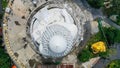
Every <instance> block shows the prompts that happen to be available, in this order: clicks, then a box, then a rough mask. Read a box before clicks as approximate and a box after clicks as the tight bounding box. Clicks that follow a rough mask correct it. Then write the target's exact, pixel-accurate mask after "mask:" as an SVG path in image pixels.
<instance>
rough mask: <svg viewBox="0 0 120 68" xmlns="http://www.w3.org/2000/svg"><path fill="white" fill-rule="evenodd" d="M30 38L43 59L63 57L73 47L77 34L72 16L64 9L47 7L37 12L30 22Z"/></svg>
mask: <svg viewBox="0 0 120 68" xmlns="http://www.w3.org/2000/svg"><path fill="white" fill-rule="evenodd" d="M29 30H30V36H31V39H32V41H33V43H34V45H35V46H36V48H39V50H38V51H39V53H40V54H42V55H43V56H44V57H54V58H55V57H63V56H65V55H67V54H68V53H69V52H70V51H71V50H72V47H73V46H74V44H73V42H74V39H75V38H76V35H77V33H78V28H77V26H76V25H75V24H74V20H73V18H72V16H71V15H70V14H69V13H68V12H67V10H66V9H65V8H60V7H54V8H50V7H49V5H47V6H45V7H43V8H42V9H40V10H38V11H37V12H36V13H35V14H34V15H33V17H32V19H31V21H30V27H29Z"/></svg>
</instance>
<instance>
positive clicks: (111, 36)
mask: <svg viewBox="0 0 120 68" xmlns="http://www.w3.org/2000/svg"><path fill="white" fill-rule="evenodd" d="M104 32H105V35H106V38H107V41H108V43H109V45H112V44H114V43H120V30H118V29H116V28H113V27H109V28H104Z"/></svg>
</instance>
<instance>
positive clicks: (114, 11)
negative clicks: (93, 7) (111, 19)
mask: <svg viewBox="0 0 120 68" xmlns="http://www.w3.org/2000/svg"><path fill="white" fill-rule="evenodd" d="M110 4H111V5H112V7H110V8H104V12H105V14H107V15H108V16H110V15H120V0H112V1H111V3H110Z"/></svg>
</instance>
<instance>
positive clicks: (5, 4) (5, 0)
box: [2, 0, 8, 9]
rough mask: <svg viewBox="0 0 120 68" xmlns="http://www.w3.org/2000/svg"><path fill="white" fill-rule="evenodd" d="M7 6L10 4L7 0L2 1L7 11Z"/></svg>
mask: <svg viewBox="0 0 120 68" xmlns="http://www.w3.org/2000/svg"><path fill="white" fill-rule="evenodd" d="M7 4H8V2H7V0H2V7H3V9H5V8H6V7H7Z"/></svg>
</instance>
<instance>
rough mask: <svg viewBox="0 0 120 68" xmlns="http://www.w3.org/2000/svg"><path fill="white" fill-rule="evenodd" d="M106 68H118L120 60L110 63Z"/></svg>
mask: <svg viewBox="0 0 120 68" xmlns="http://www.w3.org/2000/svg"><path fill="white" fill-rule="evenodd" d="M107 68H120V59H117V60H113V61H111V62H110V63H109V64H108V66H107Z"/></svg>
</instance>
